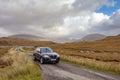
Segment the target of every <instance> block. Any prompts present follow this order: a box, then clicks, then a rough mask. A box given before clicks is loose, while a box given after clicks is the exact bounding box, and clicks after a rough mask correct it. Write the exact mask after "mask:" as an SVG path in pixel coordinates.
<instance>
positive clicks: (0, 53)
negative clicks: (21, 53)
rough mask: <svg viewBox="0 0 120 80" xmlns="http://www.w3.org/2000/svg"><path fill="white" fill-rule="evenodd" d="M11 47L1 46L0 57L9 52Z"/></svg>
mask: <svg viewBox="0 0 120 80" xmlns="http://www.w3.org/2000/svg"><path fill="white" fill-rule="evenodd" d="M9 49H10V47H0V57H2V56H3V55H4V54H6V53H7V52H8V50H9Z"/></svg>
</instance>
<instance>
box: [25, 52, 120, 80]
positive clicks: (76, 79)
mask: <svg viewBox="0 0 120 80" xmlns="http://www.w3.org/2000/svg"><path fill="white" fill-rule="evenodd" d="M26 54H27V55H29V56H31V57H32V58H33V56H32V55H31V54H29V53H26ZM36 63H37V64H38V65H39V66H40V68H41V70H42V74H43V80H120V76H119V75H113V74H108V73H104V72H100V71H95V70H91V69H87V68H84V67H81V66H75V65H72V64H68V63H65V62H60V63H58V64H56V65H55V64H40V62H38V61H37V62H36Z"/></svg>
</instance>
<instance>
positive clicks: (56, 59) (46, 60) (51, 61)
mask: <svg viewBox="0 0 120 80" xmlns="http://www.w3.org/2000/svg"><path fill="white" fill-rule="evenodd" d="M43 60H44V62H45V63H58V62H59V61H60V58H59V57H57V58H55V59H52V58H48V57H43Z"/></svg>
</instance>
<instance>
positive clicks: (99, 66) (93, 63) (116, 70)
mask: <svg viewBox="0 0 120 80" xmlns="http://www.w3.org/2000/svg"><path fill="white" fill-rule="evenodd" d="M61 59H62V61H65V62H68V63H72V64H75V65H79V66H84V67H86V68H90V69H94V70H99V71H103V72H108V73H112V74H118V75H120V63H119V62H104V61H97V60H95V59H88V58H79V57H78V56H68V55H61Z"/></svg>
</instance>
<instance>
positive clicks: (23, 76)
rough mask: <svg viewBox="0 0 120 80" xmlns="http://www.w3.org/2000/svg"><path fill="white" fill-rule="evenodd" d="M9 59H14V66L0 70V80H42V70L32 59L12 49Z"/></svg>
mask: <svg viewBox="0 0 120 80" xmlns="http://www.w3.org/2000/svg"><path fill="white" fill-rule="evenodd" d="M8 57H9V58H11V59H12V64H11V65H9V66H6V67H4V68H0V80H41V72H40V69H39V67H38V66H37V65H36V64H35V63H34V62H33V60H32V59H31V58H29V57H27V56H26V55H25V54H23V53H22V52H15V51H13V50H12V49H11V50H10V51H9V53H8Z"/></svg>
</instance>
